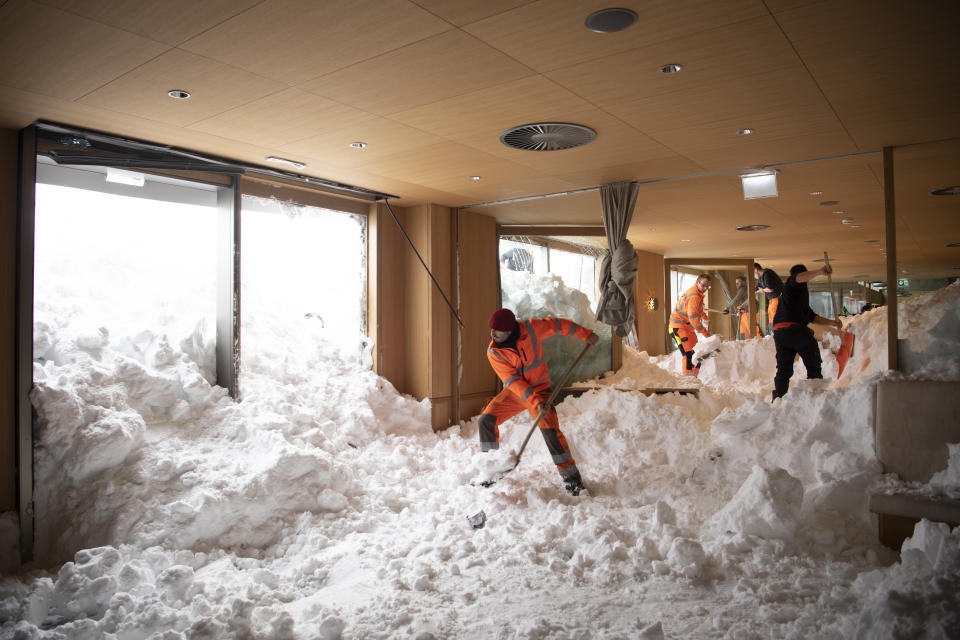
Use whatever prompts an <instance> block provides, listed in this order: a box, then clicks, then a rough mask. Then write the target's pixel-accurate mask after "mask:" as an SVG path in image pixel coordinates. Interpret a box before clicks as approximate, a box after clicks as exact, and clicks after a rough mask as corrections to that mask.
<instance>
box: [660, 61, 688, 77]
mask: <svg viewBox="0 0 960 640" xmlns="http://www.w3.org/2000/svg"><path fill="white" fill-rule="evenodd" d="M681 71H683V65H682V64H673V63H670V64H665V65H663V66H662V67H660V73H666V74H670V73H680V72H681Z"/></svg>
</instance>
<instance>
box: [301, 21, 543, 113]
mask: <svg viewBox="0 0 960 640" xmlns="http://www.w3.org/2000/svg"><path fill="white" fill-rule="evenodd" d="M530 75H534V72H533V71H531V70H530V69H529V68H527V67H525V66H523V65H521V64H519V63H518V62H515V61H514V60H512V59H511V58H508V57H507V56H505V55H504V54H502V53H500V52H499V51H497V50H495V49H493V48H491V47H489V46H487V45H486V44H483V43H482V42H480V41H479V40H477V39H476V38H474V37H472V36H470V35H468V34H466V33H464V32H463V31H460V30H454V31H447V32H445V33H441V34H439V35H436V36H433V37H432V38H427V39H426V40H421V41H420V42H416V43H413V44H410V45H407V46H405V47H402V48H400V49H395V50H393V51H390V52H389V53H385V54H383V55H381V56H377V57H376V58H372V59H370V60H365V61H364V62H360V63H358V64H355V65H352V66H350V67H347V68H346V69H343V70H341V71H337V72H334V73H332V74H329V75H325V76H323V77H321V78H317V79H316V80H312V81H310V82H306V83H304V84H303V85H301V88H302V89H304V90H305V91H311V92H313V93H316V94H317V95H321V96H326V97H328V98H332V99H335V100H339V101H340V102H344V103H346V104H352V105H354V106H357V107H360V108H363V109H366V110H368V111H371V112H373V113H376V114H379V115H387V114H391V113H395V112H397V111H404V110H407V109H412V108H414V107H418V106H420V105H424V104H429V103H431V102H436V101H438V100H443V99H444V98H449V97H452V96H457V95H461V94H464V93H471V92H474V91H478V90H482V89H485V88H487V87H491V86H494V85H497V84H501V83H503V82H508V81H511V80H516V79H518V78H522V77H524V76H530Z"/></svg>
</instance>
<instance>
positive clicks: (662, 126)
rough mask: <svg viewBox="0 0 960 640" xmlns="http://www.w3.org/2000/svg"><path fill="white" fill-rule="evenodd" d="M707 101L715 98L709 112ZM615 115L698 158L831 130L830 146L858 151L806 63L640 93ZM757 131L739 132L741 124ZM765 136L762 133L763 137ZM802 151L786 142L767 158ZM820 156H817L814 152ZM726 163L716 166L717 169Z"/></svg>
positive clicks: (784, 157) (781, 157)
mask: <svg viewBox="0 0 960 640" xmlns="http://www.w3.org/2000/svg"><path fill="white" fill-rule="evenodd" d="M703 104H709V105H710V109H709V110H708V111H707V112H705V111H704V109H703ZM611 111H613V112H614V113H615V115H617V116H619V117H621V118H623V119H624V120H625V121H626V122H629V123H630V124H632V125H634V126H635V127H637V128H638V129H640V130H642V131H644V132H646V133H647V134H648V135H650V136H651V137H653V138H654V139H656V140H659V141H660V142H662V143H663V144H664V145H666V146H668V147H670V148H671V149H673V150H674V151H676V152H677V153H680V154H682V155H686V156H688V157H691V158H692V159H693V160H695V161H697V160H698V159H697V157H696V156H697V155H700V152H702V151H704V150H711V149H720V148H724V147H736V146H739V145H744V144H748V143H750V142H751V141H752V140H758V139H762V140H763V141H766V142H768V143H769V142H773V143H776V142H777V141H780V142H781V145H782V141H784V140H787V139H797V140H799V139H802V138H804V137H807V136H810V135H818V134H820V135H822V134H827V135H830V136H834V138H835V140H836V142H835V143H834V146H833V148H832V149H831V150H830V151H829V152H827V153H826V154H821V155H827V154H829V153H837V152H839V151H841V150H840V149H838V148H837V147H838V146H842V147H843V149H842V150H843V151H854V150H855V149H854V148H853V144H852V143H851V142H850V141H849V140H848V136H847V135H846V133H845V132H844V130H843V128H842V127H841V126H840V123H839V122H838V121H837V119H836V116H835V115H834V114H833V112H832V110H831V109H830V105H829V104H828V103H827V102H826V101H825V100H824V99H823V96H822V95H821V94H820V92H819V91H818V90H817V88H816V85H815V84H814V83H813V82H812V81H811V80H810V78H809V77H808V76H807V74H806V72H805V71H804V70H803V69H802V67H800V66H795V67H791V68H785V69H779V70H776V71H770V72H766V73H761V74H744V75H741V76H738V77H736V78H733V79H729V78H727V79H722V80H718V81H716V82H709V83H703V84H701V85H700V86H698V87H696V88H693V89H685V90H680V91H675V92H672V93H669V94H663V95H658V96H653V97H638V98H637V99H636V100H633V101H632V102H631V103H629V104H626V103H625V104H624V105H623V106H622V107H621V108H617V109H611ZM748 128H749V129H753V130H755V131H756V133H755V134H754V135H756V136H757V137H753V136H738V135H737V131H739V130H741V129H748ZM761 136H762V138H761ZM802 157H809V156H797V155H794V154H792V153H791V151H790V149H789V148H787V147H785V148H783V150H782V151H781V152H780V153H779V154H777V156H774V157H768V158H766V159H767V160H770V161H773V160H792V159H800V158H802ZM814 157H815V156H814ZM727 167H729V165H727V166H726V167H718V166H711V167H709V168H711V169H721V168H727Z"/></svg>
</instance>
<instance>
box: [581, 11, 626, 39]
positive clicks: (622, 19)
mask: <svg viewBox="0 0 960 640" xmlns="http://www.w3.org/2000/svg"><path fill="white" fill-rule="evenodd" d="M636 22H637V12H636V11H633V10H631V9H621V8H619V7H617V8H613V9H601V10H600V11H594V12H593V13H591V14H590V15H589V16H587V19H586V21H585V22H584V23H585V24H586V25H587V29H590V31H596V32H597V33H616V32H617V31H623V30H624V29H626V28H628V27H632V26H633V25H634V24H636Z"/></svg>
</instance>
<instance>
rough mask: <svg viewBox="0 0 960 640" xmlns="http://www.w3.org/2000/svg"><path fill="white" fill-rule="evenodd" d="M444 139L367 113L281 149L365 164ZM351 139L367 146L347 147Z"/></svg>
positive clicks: (353, 164)
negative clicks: (365, 115)
mask: <svg viewBox="0 0 960 640" xmlns="http://www.w3.org/2000/svg"><path fill="white" fill-rule="evenodd" d="M443 141H444V140H443V138H440V137H438V136H433V135H430V134H428V133H424V132H423V131H420V130H419V129H414V128H413V127H408V126H406V125H403V124H400V123H398V122H394V121H392V120H388V119H386V118H378V117H376V116H372V115H368V116H367V117H366V118H365V119H363V120H356V121H353V122H349V123H347V122H341V123H340V124H339V126H335V127H333V128H332V129H331V130H328V131H325V132H324V133H322V134H320V135H317V136H310V137H308V138H303V139H300V140H297V141H295V142H291V143H288V144H285V145H280V149H281V150H282V151H284V152H287V151H289V152H292V153H296V154H302V155H303V156H304V157H306V158H322V159H323V160H324V162H329V163H331V164H335V165H340V166H344V167H357V166H360V167H367V166H369V165H371V164H372V163H379V162H383V161H384V160H386V159H388V158H389V159H392V160H394V161H397V160H398V159H399V158H401V157H402V155H403V154H405V153H413V152H416V151H419V150H420V149H422V148H424V147H429V146H432V145H436V144H439V143H441V142H443ZM353 142H363V143H365V144H366V145H367V146H366V147H365V148H362V149H355V148H353V147H351V146H350V144H351V143H353Z"/></svg>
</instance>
